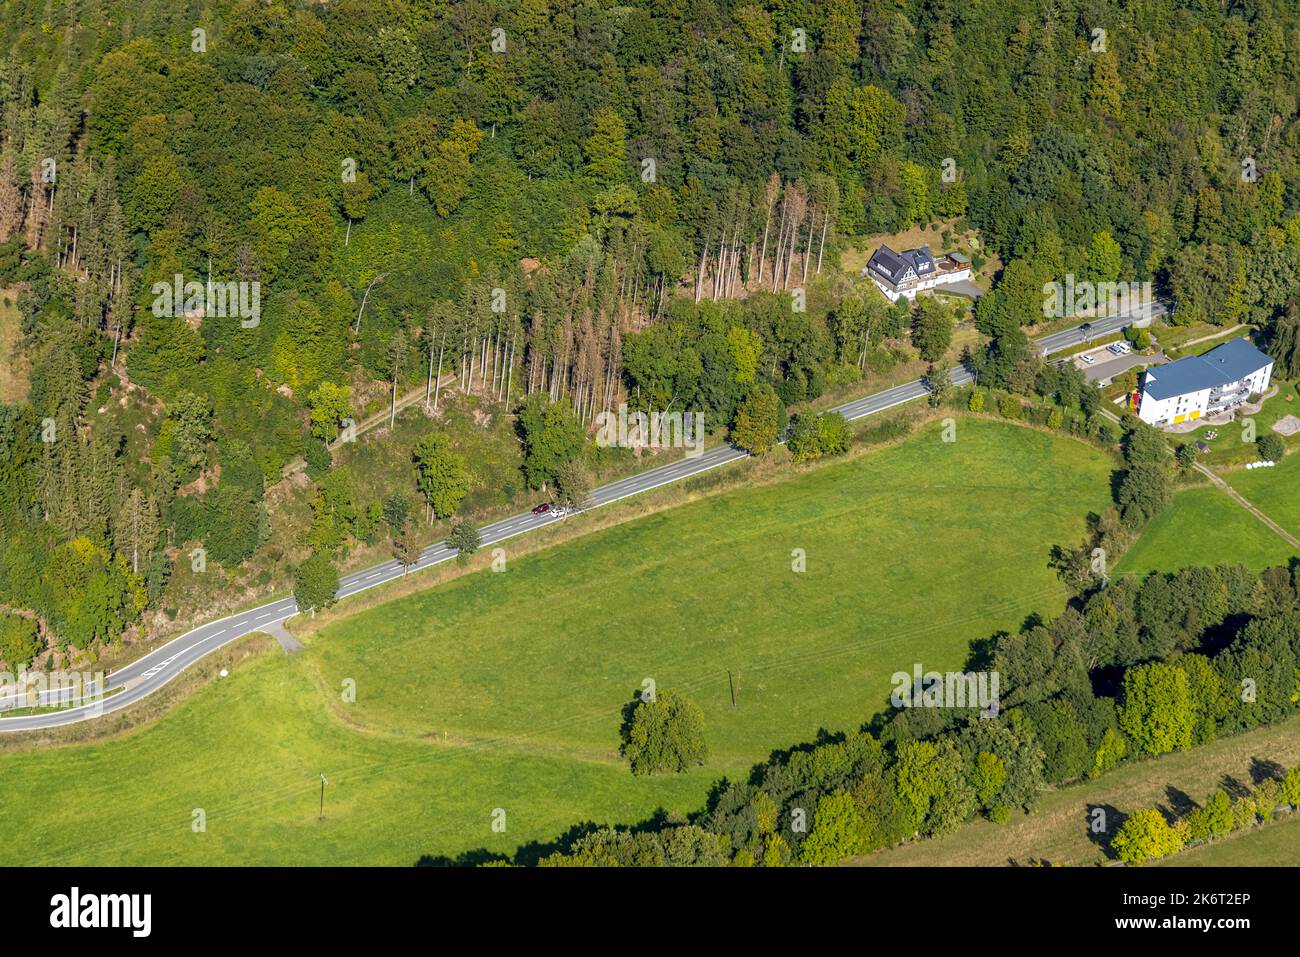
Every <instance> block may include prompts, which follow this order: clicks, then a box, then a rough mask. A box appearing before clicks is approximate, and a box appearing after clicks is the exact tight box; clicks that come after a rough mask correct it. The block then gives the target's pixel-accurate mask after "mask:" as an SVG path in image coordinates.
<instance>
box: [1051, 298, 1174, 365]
mask: <svg viewBox="0 0 1300 957" xmlns="http://www.w3.org/2000/svg"><path fill="white" fill-rule="evenodd" d="M1141 311H1142V310H1141V307H1137V308H1136V309H1133V310H1130V311H1128V312H1123V313H1119V314H1118V315H1114V316H1110V317H1109V318H1106V319H1094V320H1092V322H1091V323H1090V324H1088V323H1085V325H1088V326H1089V328H1088V330H1087V332H1083V331H1082V329H1083V326H1082V325H1080V326H1075V327H1074V328H1073V329H1066V330H1064V331H1063V332H1054V333H1052V334H1051V335H1050V336H1043V338H1041V339H1035V340H1034V341H1035V342H1036V343H1037V344H1038V346H1039V348H1041V349H1042V352H1043V355H1045V356H1050V355H1052V353H1054V352H1061V351H1062V350H1065V349H1070V348H1072V347H1074V346H1077V345H1078V344H1079V343H1081V342H1092V341H1093V340H1094V339H1101V338H1102V337H1104V336H1109V335H1110V334H1111V333H1115V332H1119V330H1121V329H1123V328H1124V327H1125V326H1127V325H1129V324H1130V323H1131V322H1132V321H1133V320H1134V319H1135V318H1137V317H1138V316H1139V314H1140V313H1141ZM1166 311H1167V310H1166V307H1165V304H1164V303H1163V302H1159V301H1156V302H1154V303H1152V304H1151V306H1150V310H1149V312H1150V315H1151V318H1153V319H1154V318H1156V317H1157V316H1163V315H1164V314H1165V312H1166Z"/></svg>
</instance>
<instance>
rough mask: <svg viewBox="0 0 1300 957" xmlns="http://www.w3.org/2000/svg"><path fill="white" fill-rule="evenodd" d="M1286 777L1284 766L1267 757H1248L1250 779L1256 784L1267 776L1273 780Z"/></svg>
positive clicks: (1262, 781)
mask: <svg viewBox="0 0 1300 957" xmlns="http://www.w3.org/2000/svg"><path fill="white" fill-rule="evenodd" d="M1284 777H1286V768H1285V767H1283V766H1282V765H1280V764H1278V763H1277V762H1276V761H1273V760H1271V759H1269V758H1258V757H1255V758H1251V759H1250V780H1251V782H1252V783H1253V784H1255V785H1256V786H1258V785H1260V784H1263V783H1264V782H1265V781H1267V780H1268V779H1269V778H1272V779H1273V780H1275V781H1281V780H1282V779H1283V778H1284Z"/></svg>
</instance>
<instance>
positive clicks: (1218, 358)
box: [1142, 339, 1273, 400]
mask: <svg viewBox="0 0 1300 957" xmlns="http://www.w3.org/2000/svg"><path fill="white" fill-rule="evenodd" d="M1272 361H1273V360H1272V359H1271V358H1269V357H1268V356H1267V355H1265V354H1264V353H1262V352H1260V351H1259V350H1258V349H1256V348H1255V347H1254V346H1253V345H1251V343H1250V341H1249V340H1248V339H1232V340H1230V341H1228V342H1225V343H1224V344H1223V345H1221V346H1216V347H1215V348H1213V349H1211V350H1210V351H1209V352H1207V353H1205V355H1201V356H1188V357H1187V358H1185V359H1179V360H1178V361H1177V362H1170V363H1167V364H1165V365H1162V366H1155V367H1153V368H1151V369H1148V370H1147V372H1146V377H1145V378H1144V379H1143V382H1142V388H1143V389H1144V390H1145V391H1146V392H1147V393H1148V394H1149V395H1150V396H1151V397H1152V398H1153V399H1162V400H1163V399H1168V398H1172V397H1173V396H1176V395H1184V394H1186V393H1188V392H1200V391H1201V390H1202V389H1213V388H1214V387H1215V386H1218V385H1228V384H1229V383H1231V382H1238V381H1240V380H1241V379H1244V378H1246V376H1248V375H1250V374H1251V373H1252V372H1258V371H1259V370H1260V369H1262V368H1264V367H1265V366H1267V365H1268V364H1269V363H1271V362H1272Z"/></svg>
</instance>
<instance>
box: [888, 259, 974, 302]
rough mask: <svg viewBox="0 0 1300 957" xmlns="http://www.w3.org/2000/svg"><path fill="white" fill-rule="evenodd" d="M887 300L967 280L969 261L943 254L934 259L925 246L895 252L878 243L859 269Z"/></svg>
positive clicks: (912, 295)
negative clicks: (868, 258)
mask: <svg viewBox="0 0 1300 957" xmlns="http://www.w3.org/2000/svg"><path fill="white" fill-rule="evenodd" d="M862 275H864V276H870V277H871V281H872V282H874V283H875V284H876V287H877V288H878V289H879V290H880V291H881V292H883V293H884V294H885V296H886V297H888V299H889V301H890V302H898V300H899V299H915V298H916V294H917V293H918V292H924V291H925V290H927V289H933V288H935V287H936V286H942V285H945V284H946V283H956V282H963V281H966V280H969V279H970V277H971V272H970V262H969V261H967V260H966V258H965V257H964V256H962V257H959V256H955V255H951V256H944V257H943V258H942V259H935V258H934V254H933V253H931V252H930V247H929V246H920V247H918V248H916V249H905V250H903V251H902V252H901V253H896V252H894V251H893V250H892V249H890V248H889V247H888V246H881V247H880V248H879V249H877V250H876V251H875V252H874V253H873V254H872V256H871V260H870V262H868V263H867V264H866V266H864V267H863V269H862Z"/></svg>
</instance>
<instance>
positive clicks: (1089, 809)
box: [1083, 804, 1128, 860]
mask: <svg viewBox="0 0 1300 957" xmlns="http://www.w3.org/2000/svg"><path fill="white" fill-rule="evenodd" d="M1127 820H1128V815H1127V814H1125V813H1124V812H1123V811H1121V810H1120V809H1119V808H1117V807H1115V805H1113V804H1089V805H1087V806H1086V808H1085V809H1084V816H1083V827H1084V830H1085V831H1086V832H1087V835H1088V840H1090V841H1092V843H1093V844H1096V845H1097V847H1098V848H1100V849H1101V852H1102V853H1103V854H1105V855H1106V857H1108V858H1110V859H1111V860H1115V853H1114V852H1113V851H1112V850H1111V849H1110V842H1111V838H1113V837H1114V836H1115V834H1116V832H1118V831H1119V829H1120V825H1122V824H1123V823H1124V822H1125V821H1127Z"/></svg>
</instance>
